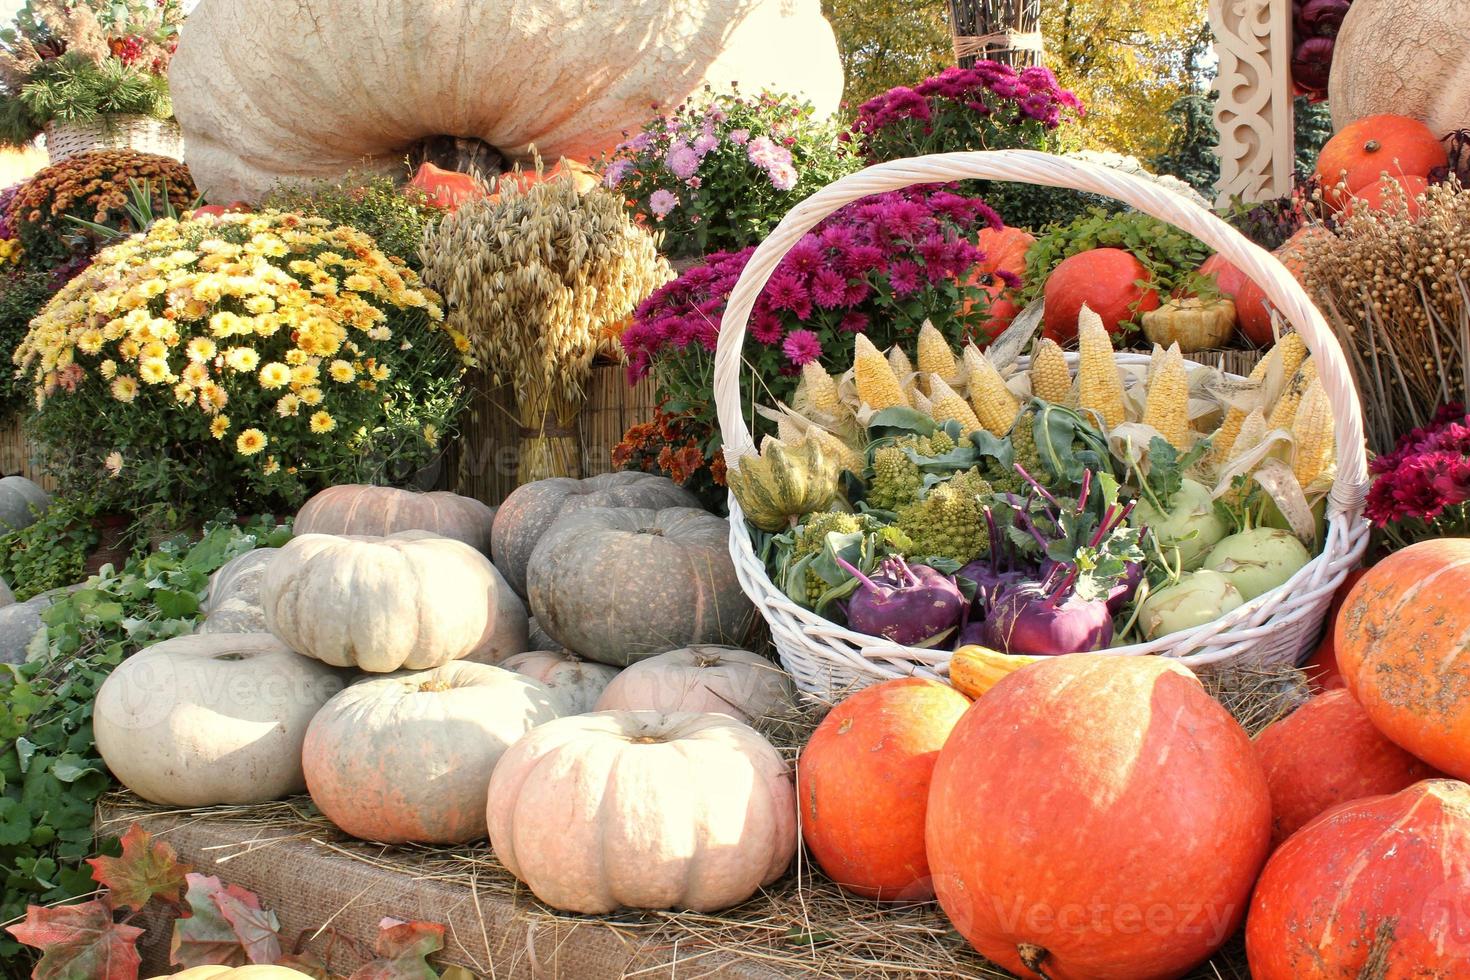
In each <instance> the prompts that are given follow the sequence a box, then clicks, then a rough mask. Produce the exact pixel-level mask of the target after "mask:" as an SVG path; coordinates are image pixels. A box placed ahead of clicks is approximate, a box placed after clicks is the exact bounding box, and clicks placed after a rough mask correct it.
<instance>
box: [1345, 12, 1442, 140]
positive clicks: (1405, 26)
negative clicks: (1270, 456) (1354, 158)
mask: <svg viewBox="0 0 1470 980" xmlns="http://www.w3.org/2000/svg"><path fill="white" fill-rule="evenodd" d="M1466 15H1467V8H1466V6H1465V0H1412V2H1411V3H1404V2H1403V0H1354V3H1353V6H1352V9H1350V10H1349V11H1348V14H1347V18H1346V19H1345V20H1343V22H1342V29H1341V30H1340V31H1339V32H1338V35H1337V44H1336V47H1335V48H1334V49H1333V56H1332V77H1331V80H1330V82H1329V84H1328V89H1327V92H1328V103H1327V104H1328V106H1329V107H1330V108H1331V110H1332V125H1333V128H1334V129H1342V128H1343V127H1344V126H1346V125H1348V124H1349V123H1351V122H1354V121H1356V120H1358V119H1362V118H1364V117H1366V116H1376V115H1381V114H1385V113H1391V114H1393V115H1398V116H1408V117H1409V118H1411V119H1417V120H1419V121H1420V122H1422V123H1424V124H1425V125H1426V126H1428V127H1429V128H1430V130H1431V131H1433V133H1434V134H1435V135H1436V136H1446V135H1448V134H1449V133H1452V132H1455V131H1456V130H1461V129H1465V128H1467V127H1470V17H1467V16H1466Z"/></svg>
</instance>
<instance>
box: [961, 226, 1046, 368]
mask: <svg viewBox="0 0 1470 980" xmlns="http://www.w3.org/2000/svg"><path fill="white" fill-rule="evenodd" d="M975 241H976V244H977V245H979V246H980V250H981V251H982V252H984V253H985V258H984V259H982V260H981V261H980V262H979V263H978V264H977V265H976V266H975V268H974V269H973V270H971V272H970V278H969V279H968V280H967V282H966V285H969V286H978V287H980V288H981V289H983V290H984V291H985V295H986V297H987V305H986V308H985V312H986V316H985V319H984V321H982V322H981V323H979V324H978V325H977V326H976V328H975V335H976V336H975V339H976V341H977V342H978V343H980V344H981V346H984V344H985V343H987V342H988V341H991V340H994V339H995V338H996V337H999V336H1000V335H1001V334H1003V333H1005V331H1006V328H1007V327H1009V326H1010V325H1011V321H1012V320H1014V319H1015V318H1016V315H1017V314H1018V313H1020V312H1021V305H1020V303H1018V302H1017V299H1018V298H1019V293H1018V291H1017V290H1015V289H1012V288H1010V287H1009V286H1007V285H1006V284H1005V281H1004V280H1003V279H1001V278H1000V276H999V275H997V273H999V272H1002V271H1004V272H1009V273H1010V274H1011V275H1013V276H1015V277H1016V278H1018V279H1021V280H1024V279H1025V277H1026V253H1027V252H1028V251H1029V250H1030V249H1031V246H1032V245H1034V244H1036V236H1035V235H1033V234H1031V233H1030V232H1029V231H1026V230H1025V229H1024V228H1002V229H1000V230H999V231H996V230H995V229H994V228H989V227H987V228H983V229H981V231H980V233H979V234H978V235H977V236H975ZM974 307H975V302H974V301H973V300H966V301H965V305H964V311H963V312H964V314H965V315H966V316H968V315H969V313H970V311H971V310H972V309H973V308H974Z"/></svg>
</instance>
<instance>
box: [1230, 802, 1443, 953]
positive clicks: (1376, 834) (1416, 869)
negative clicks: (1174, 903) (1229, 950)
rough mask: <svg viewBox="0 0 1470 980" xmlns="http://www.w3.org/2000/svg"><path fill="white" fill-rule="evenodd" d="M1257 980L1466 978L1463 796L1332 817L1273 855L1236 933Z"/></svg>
mask: <svg viewBox="0 0 1470 980" xmlns="http://www.w3.org/2000/svg"><path fill="white" fill-rule="evenodd" d="M1245 947H1246V955H1247V957H1248V958H1249V960H1250V968H1251V976H1253V977H1254V978H1255V980H1339V978H1347V980H1353V978H1394V980H1398V978H1405V980H1407V978H1410V977H1422V978H1425V980H1430V978H1444V980H1449V978H1451V977H1463V976H1466V975H1467V973H1470V786H1466V785H1465V784H1464V783H1461V782H1455V781H1453V780H1449V779H1432V780H1426V781H1424V782H1421V783H1416V784H1414V785H1413V786H1410V787H1409V788H1408V789H1405V790H1402V791H1400V792H1398V793H1395V794H1393V795H1392V796H1374V797H1370V798H1368V799H1364V800H1358V801H1356V802H1354V803H1349V804H1346V805H1345V806H1341V807H1338V808H1337V809H1335V810H1333V811H1331V812H1330V813H1327V814H1324V815H1323V816H1321V817H1319V818H1318V819H1316V820H1314V821H1313V822H1312V823H1310V824H1308V825H1307V826H1306V827H1304V828H1302V829H1301V830H1300V831H1298V832H1297V834H1296V835H1295V836H1293V837H1292V838H1291V839H1290V840H1288V841H1287V842H1286V843H1285V844H1283V845H1281V847H1280V848H1279V849H1277V851H1276V853H1275V854H1273V855H1272V856H1271V860H1270V861H1269V862H1267V864H1266V869H1265V871H1263V872H1262V873H1261V880H1260V882H1259V883H1258V884H1257V885H1256V893H1255V896H1254V898H1252V899H1251V907H1250V917H1249V919H1247V921H1246V928H1245Z"/></svg>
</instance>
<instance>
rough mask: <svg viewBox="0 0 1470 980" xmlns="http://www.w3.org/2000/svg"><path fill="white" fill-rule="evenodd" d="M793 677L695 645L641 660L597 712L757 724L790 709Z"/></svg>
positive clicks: (762, 661) (732, 651)
mask: <svg viewBox="0 0 1470 980" xmlns="http://www.w3.org/2000/svg"><path fill="white" fill-rule="evenodd" d="M794 698H795V690H794V689H793V688H792V686H791V678H790V677H789V676H788V675H787V674H786V672H785V671H784V670H782V669H781V668H780V667H777V666H776V665H775V664H774V663H772V662H771V661H770V660H768V659H766V658H765V657H762V656H761V655H760V654H758V653H751V652H750V651H749V650H741V649H739V648H737V647H728V646H713V645H711V646H693V647H689V648H687V649H684V650H670V651H669V652H668V653H661V654H659V655H658V656H656V657H649V658H648V659H647V660H640V661H638V662H637V663H635V664H632V665H631V666H629V667H628V669H627V670H624V671H622V672H620V673H619V674H618V675H617V676H616V677H614V678H613V680H612V683H610V684H608V686H607V690H605V691H603V692H602V696H601V697H600V698H598V700H597V710H598V711H662V712H664V713H665V714H672V713H674V712H677V711H696V712H698V711H712V712H718V713H720V714H726V715H729V716H730V717H732V718H734V719H736V720H737V721H743V722H745V723H746V724H755V723H757V722H759V721H761V720H762V719H766V718H773V717H776V716H777V715H779V714H781V713H782V712H784V711H785V710H787V709H789V708H790V707H791V705H792V703H793V700H794Z"/></svg>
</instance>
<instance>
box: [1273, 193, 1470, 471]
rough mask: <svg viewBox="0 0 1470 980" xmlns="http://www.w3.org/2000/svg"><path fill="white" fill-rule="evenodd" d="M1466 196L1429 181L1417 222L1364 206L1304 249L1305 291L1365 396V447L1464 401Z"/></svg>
mask: <svg viewBox="0 0 1470 980" xmlns="http://www.w3.org/2000/svg"><path fill="white" fill-rule="evenodd" d="M1467 242H1470V192H1467V191H1465V190H1463V189H1462V188H1461V187H1460V185H1459V184H1458V182H1456V181H1449V182H1446V183H1444V184H1440V185H1438V186H1435V187H1431V188H1430V189H1429V190H1428V192H1427V193H1426V194H1425V195H1424V197H1423V200H1422V202H1421V204H1420V213H1419V215H1418V217H1417V218H1413V217H1410V216H1409V215H1408V213H1407V210H1406V209H1405V208H1403V207H1399V208H1389V209H1387V210H1385V211H1381V212H1379V211H1369V210H1367V209H1361V210H1359V211H1357V212H1356V213H1354V214H1353V215H1351V216H1350V217H1347V218H1346V219H1344V220H1343V221H1342V223H1341V225H1340V226H1339V228H1338V231H1337V234H1335V235H1334V234H1331V233H1328V232H1326V231H1323V232H1321V233H1320V234H1315V235H1311V236H1308V237H1306V238H1305V239H1304V242H1303V245H1302V253H1301V254H1302V257H1303V259H1304V262H1303V265H1304V268H1305V275H1306V282H1307V287H1308V289H1309V290H1310V291H1311V293H1312V295H1313V298H1314V299H1315V300H1316V302H1317V305H1318V306H1319V307H1320V308H1321V309H1322V311H1323V313H1325V314H1326V315H1327V316H1328V318H1329V319H1330V320H1331V321H1332V323H1333V326H1334V328H1335V330H1336V332H1337V335H1338V337H1339V339H1341V341H1342V343H1343V347H1344V349H1345V351H1346V353H1347V355H1348V360H1349V362H1350V363H1351V365H1352V368H1353V373H1354V376H1355V380H1356V381H1357V385H1358V392H1359V394H1360V395H1361V396H1362V399H1363V407H1364V412H1365V416H1366V418H1365V422H1366V425H1367V429H1368V443H1369V446H1370V448H1372V449H1373V450H1374V451H1375V452H1378V453H1387V452H1390V451H1392V450H1393V448H1394V446H1395V444H1396V441H1397V439H1398V437H1399V435H1400V434H1401V433H1404V432H1407V431H1409V430H1410V429H1414V428H1417V427H1420V426H1423V425H1426V424H1428V423H1429V421H1430V416H1431V413H1432V412H1433V406H1436V405H1445V404H1450V403H1463V402H1465V401H1466V400H1467V398H1466V396H1467V380H1466V371H1467V367H1470V364H1467V360H1466V358H1467V354H1470V292H1467V289H1470V285H1467V280H1470V244H1467Z"/></svg>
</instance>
